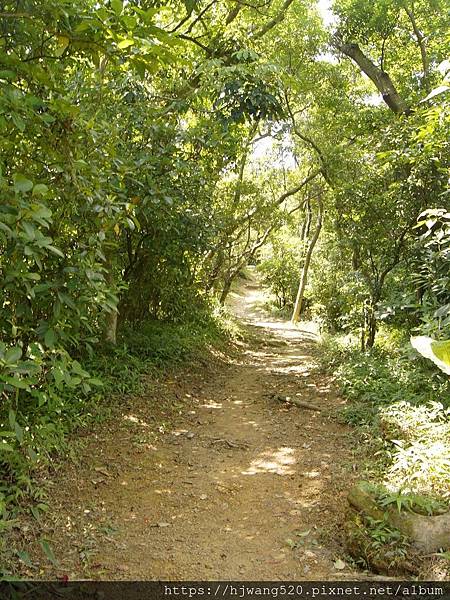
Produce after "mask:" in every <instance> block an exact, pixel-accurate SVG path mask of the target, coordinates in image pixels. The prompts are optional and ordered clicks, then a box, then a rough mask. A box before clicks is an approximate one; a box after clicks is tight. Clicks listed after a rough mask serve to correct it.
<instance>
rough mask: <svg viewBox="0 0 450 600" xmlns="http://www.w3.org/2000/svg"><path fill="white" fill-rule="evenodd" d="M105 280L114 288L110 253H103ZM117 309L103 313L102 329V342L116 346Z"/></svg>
mask: <svg viewBox="0 0 450 600" xmlns="http://www.w3.org/2000/svg"><path fill="white" fill-rule="evenodd" d="M105 258H106V260H105V279H106V282H107V283H108V286H109V287H110V288H113V289H114V288H115V281H114V274H113V267H112V261H111V255H110V251H106V252H105ZM117 314H118V311H117V308H116V309H115V310H111V309H110V311H109V312H105V319H104V328H103V341H104V342H105V343H107V344H112V345H113V346H115V345H116V341H117V339H116V338H117Z"/></svg>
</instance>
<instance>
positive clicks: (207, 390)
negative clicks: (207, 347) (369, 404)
mask: <svg viewBox="0 0 450 600" xmlns="http://www.w3.org/2000/svg"><path fill="white" fill-rule="evenodd" d="M261 300H262V293H261V292H260V291H258V289H257V288H256V287H255V284H254V283H252V282H246V283H244V284H243V287H242V289H241V291H240V293H239V294H234V295H233V298H232V299H231V305H232V307H233V310H234V311H235V312H236V314H237V315H239V316H240V317H241V319H243V320H246V321H247V326H248V328H249V331H250V333H249V341H248V342H245V343H242V345H241V348H240V350H239V351H238V352H237V353H236V355H235V357H234V358H233V359H230V358H229V357H223V356H218V357H217V363H215V364H214V365H210V364H208V365H207V366H205V367H204V369H202V370H198V369H197V370H196V369H193V370H192V369H191V370H189V371H188V372H184V373H180V374H179V375H178V376H177V377H173V378H171V379H169V380H164V381H162V382H160V383H159V384H158V386H157V387H156V388H155V389H154V390H153V392H152V398H151V399H146V401H145V402H144V400H141V401H140V402H131V403H130V404H129V405H128V406H125V407H124V410H123V415H122V416H123V419H122V420H121V422H120V423H118V424H116V425H111V424H110V425H109V426H108V427H105V428H103V429H102V430H100V433H98V434H97V435H96V436H92V437H91V438H90V439H88V440H87V445H86V448H85V449H84V451H83V453H82V455H81V460H80V465H79V466H78V467H77V468H75V467H73V468H70V469H69V470H68V471H66V472H65V473H61V474H60V475H59V476H58V478H57V480H56V481H55V482H54V490H55V493H54V498H53V501H54V502H56V503H57V505H58V504H59V508H58V511H57V513H56V514H55V515H54V516H53V517H49V518H48V521H47V523H46V529H47V530H46V532H45V535H46V537H47V538H48V539H49V540H50V542H51V544H52V547H53V549H54V552H55V554H56V556H57V559H58V560H59V563H58V565H57V566H53V567H51V566H50V565H49V564H47V565H46V566H45V567H42V570H41V574H42V576H43V573H44V572H45V575H47V576H48V575H49V570H50V574H53V575H57V576H59V577H61V576H64V575H67V576H69V577H70V578H74V577H92V578H102V579H111V578H112V579H228V578H230V579H233V578H234V579H253V580H264V579H265V580H277V579H288V580H289V579H290V580H298V579H336V578H341V579H344V578H354V577H355V574H354V573H351V569H350V567H346V568H345V569H341V570H336V567H335V563H336V560H337V559H343V558H344V559H345V556H344V550H343V549H342V547H341V546H340V543H341V525H342V518H343V513H344V511H345V492H346V490H347V489H348V485H349V478H351V475H350V473H351V469H349V465H350V466H351V461H352V455H351V451H350V446H349V439H348V430H347V429H346V428H345V427H343V426H342V425H340V424H339V423H337V421H336V419H335V418H334V417H333V414H332V410H331V411H330V410H329V409H333V408H334V407H336V406H337V405H338V404H339V403H340V402H341V400H340V399H339V398H338V397H336V395H335V394H334V393H333V391H332V390H331V389H330V386H329V382H327V381H324V380H323V379H320V378H318V376H317V375H314V374H311V373H310V368H311V365H312V364H313V362H314V359H313V355H314V351H315V348H314V346H315V340H316V337H315V334H314V332H313V329H312V327H309V328H303V327H299V328H292V327H290V326H289V325H288V324H286V323H283V322H271V321H270V320H268V318H267V316H266V315H265V313H264V311H263V310H262V309H261V307H260V303H261ZM274 395H282V396H291V397H293V398H295V397H297V398H301V399H302V400H303V401H307V402H311V403H314V404H319V405H320V406H322V408H323V411H322V412H320V413H319V412H313V411H310V410H305V409H302V408H297V407H291V408H290V407H289V406H287V405H286V404H284V403H282V402H279V401H278V400H277V399H276V398H274ZM174 399H175V401H176V403H177V404H176V408H177V410H178V413H179V414H176V415H174V414H173V413H171V412H170V410H169V408H166V407H168V405H169V403H173V402H174ZM155 411H156V412H157V411H160V412H159V415H157V416H155ZM165 411H166V412H165ZM152 419H154V420H152ZM158 419H159V420H158ZM161 419H162V422H163V424H162V425H161ZM155 423H158V426H155ZM111 427H113V429H111ZM337 564H338V566H341V567H342V565H339V563H337ZM34 575H36V574H34Z"/></svg>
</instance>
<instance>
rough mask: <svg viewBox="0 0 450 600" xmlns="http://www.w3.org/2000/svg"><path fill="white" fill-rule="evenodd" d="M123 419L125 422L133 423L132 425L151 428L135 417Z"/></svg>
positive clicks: (130, 416)
mask: <svg viewBox="0 0 450 600" xmlns="http://www.w3.org/2000/svg"><path fill="white" fill-rule="evenodd" d="M123 419H124V420H125V421H131V423H136V425H140V426H141V427H150V425H149V424H148V423H146V422H145V421H143V420H142V419H139V418H138V417H136V416H135V415H123Z"/></svg>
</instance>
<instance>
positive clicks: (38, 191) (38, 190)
mask: <svg viewBox="0 0 450 600" xmlns="http://www.w3.org/2000/svg"><path fill="white" fill-rule="evenodd" d="M47 192H48V187H47V186H46V185H45V183H37V184H36V185H35V186H34V188H33V196H38V195H40V196H45V194H46V193H47Z"/></svg>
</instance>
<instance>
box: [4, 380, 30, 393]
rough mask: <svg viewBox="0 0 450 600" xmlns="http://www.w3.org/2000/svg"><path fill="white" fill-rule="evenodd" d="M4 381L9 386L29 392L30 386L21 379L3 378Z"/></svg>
mask: <svg viewBox="0 0 450 600" xmlns="http://www.w3.org/2000/svg"><path fill="white" fill-rule="evenodd" d="M2 379H3V381H4V382H5V383H7V384H8V385H12V386H13V387H16V388H19V389H20V390H27V389H28V384H27V383H26V381H24V380H23V379H19V378H18V377H2Z"/></svg>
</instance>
